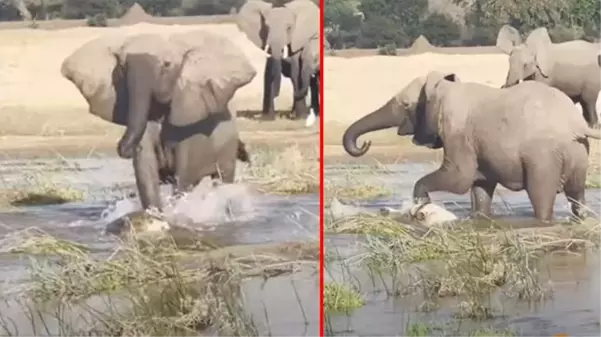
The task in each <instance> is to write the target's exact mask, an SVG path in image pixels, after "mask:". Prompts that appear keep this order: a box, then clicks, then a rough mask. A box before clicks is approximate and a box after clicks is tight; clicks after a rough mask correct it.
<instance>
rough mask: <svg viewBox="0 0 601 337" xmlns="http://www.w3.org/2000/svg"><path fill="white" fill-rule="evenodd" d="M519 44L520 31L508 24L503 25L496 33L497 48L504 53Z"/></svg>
mask: <svg viewBox="0 0 601 337" xmlns="http://www.w3.org/2000/svg"><path fill="white" fill-rule="evenodd" d="M519 44H522V38H521V37H520V32H518V30H517V29H515V28H513V27H511V26H510V25H503V27H501V29H500V30H499V34H498V35H497V48H499V49H501V51H503V52H504V53H505V54H509V53H511V50H512V49H513V47H515V46H517V45H519Z"/></svg>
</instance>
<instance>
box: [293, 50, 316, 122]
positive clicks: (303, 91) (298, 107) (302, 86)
mask: <svg viewBox="0 0 601 337" xmlns="http://www.w3.org/2000/svg"><path fill="white" fill-rule="evenodd" d="M290 76H291V78H292V92H293V101H294V103H293V107H292V110H293V111H294V117H295V119H304V118H306V117H307V115H309V107H308V106H307V101H306V98H307V94H308V91H309V81H310V79H311V69H310V67H309V65H308V64H304V62H303V58H302V57H301V55H298V54H297V55H294V56H293V57H291V63H290Z"/></svg>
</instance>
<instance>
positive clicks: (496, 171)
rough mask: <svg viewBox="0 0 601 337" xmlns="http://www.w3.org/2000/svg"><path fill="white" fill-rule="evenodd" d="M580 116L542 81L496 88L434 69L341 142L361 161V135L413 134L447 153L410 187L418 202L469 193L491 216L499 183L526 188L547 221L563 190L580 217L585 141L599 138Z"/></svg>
mask: <svg viewBox="0 0 601 337" xmlns="http://www.w3.org/2000/svg"><path fill="white" fill-rule="evenodd" d="M577 111H578V110H577V109H576V107H575V106H574V104H573V102H572V101H571V100H570V99H569V98H568V97H567V96H566V95H565V94H563V93H562V92H561V91H559V90H558V89H556V88H552V87H549V86H547V85H545V84H543V83H538V82H534V81H526V82H523V83H520V84H517V85H515V86H512V87H510V88H505V89H499V88H493V87H490V86H486V85H482V84H478V83H461V82H460V81H459V79H458V78H457V76H456V75H455V74H444V73H440V72H431V73H429V74H428V75H427V76H425V77H420V78H416V79H414V80H413V81H412V82H411V83H410V84H409V85H408V86H407V87H405V88H404V89H403V90H402V91H401V92H399V93H398V94H397V95H396V96H395V97H393V98H392V99H391V100H389V101H388V102H387V103H386V104H385V105H384V106H382V107H380V108H379V109H377V110H376V111H374V112H372V113H370V114H368V115H366V116H365V117H363V118H361V119H359V120H358V121H356V122H355V123H353V124H352V125H351V126H349V128H348V129H347V130H346V132H345V133H344V136H343V141H342V142H343V145H344V148H345V150H346V151H347V152H348V153H349V154H350V155H352V156H361V155H363V154H365V153H366V152H367V151H368V149H369V147H370V144H371V143H369V142H366V143H363V145H362V146H361V147H360V148H359V147H357V144H356V141H357V138H358V137H359V136H361V135H362V134H364V133H366V132H370V131H375V130H380V129H385V128H391V127H396V128H397V133H398V135H400V136H405V135H413V143H414V144H416V145H420V146H426V147H429V148H441V147H442V148H444V158H443V162H442V165H441V166H440V168H439V169H438V170H436V171H434V172H432V173H430V174H427V175H426V176H424V177H422V178H420V179H419V180H418V181H417V182H416V183H415V186H414V189H413V199H414V202H415V203H416V204H418V205H419V204H425V203H428V202H430V198H429V193H430V192H435V191H446V192H450V193H455V194H464V193H466V192H468V190H470V188H471V191H472V210H473V211H475V212H476V213H479V214H483V215H487V216H488V215H490V213H491V200H492V197H493V193H494V190H495V188H496V186H497V184H501V185H503V186H504V187H506V188H508V189H510V190H513V191H519V190H523V189H525V190H526V191H527V193H528V196H529V197H530V200H531V202H532V205H533V208H534V214H535V217H536V218H537V219H538V220H539V221H541V222H548V221H550V220H552V215H553V204H554V202H555V197H556V194H557V193H558V192H561V191H563V192H564V193H565V195H566V196H567V197H568V199H569V200H570V201H571V202H572V212H573V213H574V215H575V216H578V217H581V216H583V215H584V213H583V212H582V209H581V205H582V204H584V190H585V181H586V170H587V166H588V152H589V144H588V138H587V137H593V138H596V139H599V138H600V135H599V132H597V130H593V129H591V128H590V127H589V126H588V125H587V124H586V122H585V121H584V120H583V119H582V118H581V117H580V115H579V114H578V112H577ZM533 126H536V127H533Z"/></svg>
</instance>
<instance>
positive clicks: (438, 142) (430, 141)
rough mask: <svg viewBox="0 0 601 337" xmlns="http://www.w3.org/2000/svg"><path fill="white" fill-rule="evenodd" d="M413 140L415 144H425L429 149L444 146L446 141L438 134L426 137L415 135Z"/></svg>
mask: <svg viewBox="0 0 601 337" xmlns="http://www.w3.org/2000/svg"><path fill="white" fill-rule="evenodd" d="M411 142H412V143H413V145H417V146H423V147H425V148H428V149H433V150H435V149H440V148H443V147H444V143H443V142H442V139H441V138H440V137H438V136H436V135H432V136H430V135H428V136H426V137H419V138H418V137H415V136H414V137H413V138H412V139H411Z"/></svg>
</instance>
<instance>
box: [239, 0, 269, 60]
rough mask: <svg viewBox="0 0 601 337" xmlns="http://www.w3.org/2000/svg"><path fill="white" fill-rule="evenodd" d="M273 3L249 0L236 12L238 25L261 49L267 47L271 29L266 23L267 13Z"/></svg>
mask: <svg viewBox="0 0 601 337" xmlns="http://www.w3.org/2000/svg"><path fill="white" fill-rule="evenodd" d="M270 8H271V5H270V4H268V3H266V2H263V1H258V0H249V1H247V2H246V3H244V5H242V7H240V10H239V11H238V14H236V25H237V26H238V29H240V31H242V32H243V33H244V34H245V35H246V37H247V38H248V39H249V40H250V41H251V42H252V43H253V44H254V45H255V46H257V47H259V48H261V50H263V49H265V44H266V42H267V34H268V32H269V29H268V27H267V25H266V24H265V15H266V14H267V11H269V9H270Z"/></svg>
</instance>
